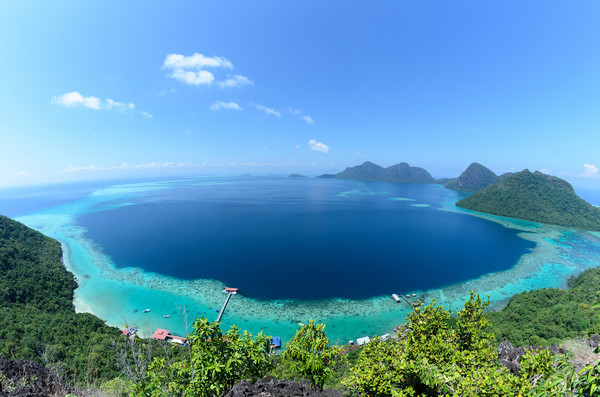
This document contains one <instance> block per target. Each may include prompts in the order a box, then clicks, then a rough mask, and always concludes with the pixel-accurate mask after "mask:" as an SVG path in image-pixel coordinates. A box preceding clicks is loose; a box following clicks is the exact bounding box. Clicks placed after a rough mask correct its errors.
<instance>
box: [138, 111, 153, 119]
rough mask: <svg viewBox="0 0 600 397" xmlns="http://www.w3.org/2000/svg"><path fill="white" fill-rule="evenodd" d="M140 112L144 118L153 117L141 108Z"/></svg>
mask: <svg viewBox="0 0 600 397" xmlns="http://www.w3.org/2000/svg"><path fill="white" fill-rule="evenodd" d="M140 114H141V115H142V117H143V118H145V119H151V118H153V117H154V115H152V114H150V113H148V112H144V111H143V110H140Z"/></svg>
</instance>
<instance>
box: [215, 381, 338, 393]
mask: <svg viewBox="0 0 600 397" xmlns="http://www.w3.org/2000/svg"><path fill="white" fill-rule="evenodd" d="M226 397H342V393H341V392H340V391H338V390H333V389H327V390H324V391H322V392H319V391H315V390H314V389H313V388H312V387H311V386H310V384H309V383H308V381H306V380H304V379H303V380H301V381H300V382H294V381H291V380H285V379H283V380H278V379H275V378H273V377H272V376H267V377H266V378H264V379H259V380H257V381H256V383H255V384H252V383H250V382H248V381H246V380H244V381H242V382H240V383H238V384H237V385H235V386H234V387H233V388H232V389H231V390H230V391H229V393H227V395H226Z"/></svg>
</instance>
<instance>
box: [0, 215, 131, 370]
mask: <svg viewBox="0 0 600 397" xmlns="http://www.w3.org/2000/svg"><path fill="white" fill-rule="evenodd" d="M61 257H62V250H61V247H60V244H59V243H58V241H56V240H53V239H51V238H49V237H46V236H44V235H42V234H41V233H39V232H37V231H35V230H33V229H30V228H28V227H27V226H25V225H23V224H21V223H19V222H16V221H14V220H12V219H9V218H7V217H4V216H1V215H0V272H1V275H2V276H1V277H0V324H2V325H1V326H0V357H5V358H18V359H33V360H35V361H38V362H39V363H42V364H47V365H48V366H50V367H51V368H52V367H53V364H56V365H58V366H59V367H60V369H61V372H62V373H63V374H64V375H65V376H67V377H69V378H71V379H76V380H80V381H82V380H83V379H86V381H93V380H95V379H98V380H107V379H111V378H113V377H114V376H116V375H117V374H118V369H117V368H116V360H115V359H114V349H112V348H111V346H112V345H113V343H114V341H115V339H116V338H117V337H118V336H119V334H120V332H119V330H118V329H117V328H114V327H109V326H107V325H106V324H105V323H104V322H103V321H102V320H100V319H99V318H97V317H95V316H93V315H91V314H88V313H75V310H74V309H73V290H74V289H75V287H76V286H77V284H76V282H75V279H74V278H73V274H71V273H70V272H68V271H67V269H66V268H65V267H64V265H63V263H62V262H61Z"/></svg>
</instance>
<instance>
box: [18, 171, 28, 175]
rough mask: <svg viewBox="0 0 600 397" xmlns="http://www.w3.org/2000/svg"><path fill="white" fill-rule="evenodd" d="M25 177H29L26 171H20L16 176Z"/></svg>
mask: <svg viewBox="0 0 600 397" xmlns="http://www.w3.org/2000/svg"><path fill="white" fill-rule="evenodd" d="M25 175H27V173H26V172H25V171H19V172H17V174H16V176H25Z"/></svg>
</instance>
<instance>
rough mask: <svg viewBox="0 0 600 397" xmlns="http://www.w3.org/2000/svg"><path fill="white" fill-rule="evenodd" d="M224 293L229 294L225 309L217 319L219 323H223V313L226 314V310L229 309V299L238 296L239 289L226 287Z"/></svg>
mask: <svg viewBox="0 0 600 397" xmlns="http://www.w3.org/2000/svg"><path fill="white" fill-rule="evenodd" d="M222 292H223V293H224V294H227V297H226V298H225V303H223V307H222V308H221V312H220V313H219V317H217V322H220V321H221V317H223V313H224V312H225V308H226V307H227V304H228V303H229V299H230V298H231V295H237V293H238V289H237V288H230V287H226V288H225V289H224V290H223V291H222Z"/></svg>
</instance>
